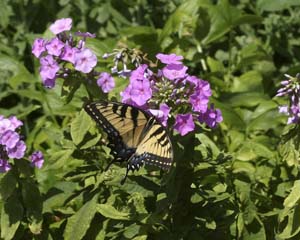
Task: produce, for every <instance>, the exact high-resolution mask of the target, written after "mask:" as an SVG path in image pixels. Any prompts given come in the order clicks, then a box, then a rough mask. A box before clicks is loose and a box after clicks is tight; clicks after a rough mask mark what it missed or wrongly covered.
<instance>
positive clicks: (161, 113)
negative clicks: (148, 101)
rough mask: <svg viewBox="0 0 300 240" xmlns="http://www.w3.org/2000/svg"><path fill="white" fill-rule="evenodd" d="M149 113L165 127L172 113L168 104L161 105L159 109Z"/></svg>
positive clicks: (151, 110)
mask: <svg viewBox="0 0 300 240" xmlns="http://www.w3.org/2000/svg"><path fill="white" fill-rule="evenodd" d="M149 111H150V113H151V114H152V115H153V116H155V117H156V118H157V119H158V120H159V121H160V122H161V124H162V125H163V126H165V127H166V126H167V121H168V117H169V113H170V107H169V106H168V105H167V104H165V103H162V104H160V106H159V109H150V110H149Z"/></svg>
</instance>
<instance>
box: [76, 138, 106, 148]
mask: <svg viewBox="0 0 300 240" xmlns="http://www.w3.org/2000/svg"><path fill="white" fill-rule="evenodd" d="M100 139H101V135H100V134H98V135H97V136H96V137H94V138H92V139H91V140H89V141H87V142H86V143H84V144H83V145H82V146H81V147H80V149H87V148H90V147H93V146H95V145H96V144H97V143H98V142H99V140H100Z"/></svg>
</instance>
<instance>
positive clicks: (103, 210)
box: [97, 204, 130, 220]
mask: <svg viewBox="0 0 300 240" xmlns="http://www.w3.org/2000/svg"><path fill="white" fill-rule="evenodd" d="M97 211H98V212H99V213H100V214H101V215H103V216H104V217H107V218H110V219H116V220H130V213H129V212H121V211H119V210H117V209H115V208H114V207H113V206H111V205H109V204H98V205H97Z"/></svg>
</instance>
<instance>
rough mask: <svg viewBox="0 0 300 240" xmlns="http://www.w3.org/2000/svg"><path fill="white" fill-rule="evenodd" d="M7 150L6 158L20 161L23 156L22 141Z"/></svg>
mask: <svg viewBox="0 0 300 240" xmlns="http://www.w3.org/2000/svg"><path fill="white" fill-rule="evenodd" d="M7 150H8V151H7V155H8V157H10V158H16V159H20V158H22V157H24V155H25V150H26V145H25V143H24V141H22V140H20V141H19V142H17V144H16V146H15V147H13V148H11V149H7Z"/></svg>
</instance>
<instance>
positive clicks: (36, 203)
mask: <svg viewBox="0 0 300 240" xmlns="http://www.w3.org/2000/svg"><path fill="white" fill-rule="evenodd" d="M22 197H23V201H24V206H25V209H26V216H27V219H28V221H29V228H30V230H31V232H32V233H33V234H40V233H41V230H42V220H43V217H42V210H43V202H42V197H41V194H40V192H39V189H38V187H37V184H34V183H33V182H32V181H31V180H27V181H26V180H24V181H22Z"/></svg>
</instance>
